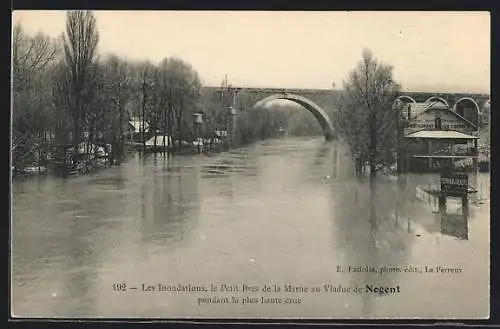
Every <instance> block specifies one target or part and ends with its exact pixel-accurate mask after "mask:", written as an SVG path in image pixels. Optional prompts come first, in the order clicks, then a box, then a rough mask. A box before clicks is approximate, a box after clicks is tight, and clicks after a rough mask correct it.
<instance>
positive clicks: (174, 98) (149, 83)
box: [12, 11, 201, 167]
mask: <svg viewBox="0 0 500 329" xmlns="http://www.w3.org/2000/svg"><path fill="white" fill-rule="evenodd" d="M98 43H99V33H98V31H97V27H96V19H95V17H94V15H93V13H92V12H91V11H69V12H67V18H66V29H65V32H64V33H63V34H62V35H61V36H60V37H57V38H50V37H48V36H46V35H44V34H43V33H38V34H36V35H35V36H32V35H28V34H27V33H26V32H25V31H24V29H23V27H22V25H21V24H17V25H16V26H15V27H14V29H13V58H12V67H13V72H12V94H13V95H12V96H13V97H12V98H13V103H12V151H13V152H12V157H13V158H12V160H13V164H14V165H15V166H17V167H23V164H25V163H32V162H33V158H34V157H38V158H40V157H42V158H45V159H47V157H48V154H47V153H50V150H51V148H50V147H49V144H53V145H57V146H61V147H66V148H70V149H71V150H72V151H73V152H77V150H79V148H81V143H82V141H83V140H87V141H88V143H87V145H90V146H92V145H103V146H107V150H108V151H110V157H111V162H112V163H113V162H119V161H120V160H121V159H122V158H123V155H124V147H125V137H124V136H125V131H126V129H127V122H128V120H129V117H130V116H131V115H137V116H141V117H143V118H144V119H145V120H144V121H145V122H148V123H149V124H150V129H149V130H150V131H151V134H162V135H164V134H166V132H169V135H171V136H175V137H176V138H175V139H174V140H170V139H166V142H167V143H172V144H173V143H177V144H180V141H181V140H182V139H189V138H190V137H191V136H190V135H192V127H191V126H192V124H191V121H192V113H193V112H195V111H197V110H198V108H199V91H200V88H201V82H200V79H199V76H198V73H197V72H196V71H195V70H194V69H193V68H192V67H191V65H190V64H189V63H186V62H184V61H183V60H181V59H179V58H168V57H167V58H164V59H163V60H162V61H160V63H158V64H153V63H151V62H149V61H135V62H133V61H127V60H125V59H122V58H120V57H118V56H116V55H108V56H104V57H101V56H99V55H98V52H97V46H98ZM141 128H143V129H142V130H143V131H145V130H146V125H145V124H143V125H142V127H141ZM169 146H172V145H169ZM85 152H87V153H88V152H92V150H85ZM39 160H40V159H39Z"/></svg>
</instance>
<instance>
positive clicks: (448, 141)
mask: <svg viewBox="0 0 500 329" xmlns="http://www.w3.org/2000/svg"><path fill="white" fill-rule="evenodd" d="M405 116H407V119H408V126H407V128H405V131H404V137H405V140H406V156H407V164H408V169H409V170H410V171H418V172H420V171H437V172H439V171H443V170H447V169H453V170H475V169H476V168H477V163H478V145H477V142H478V138H479V137H478V116H477V119H475V120H474V121H475V122H471V121H469V120H467V119H466V118H464V117H463V116H461V115H460V114H458V113H456V112H455V111H453V110H452V109H450V107H449V106H448V105H446V104H444V103H442V102H426V103H410V104H408V106H407V109H406V113H405Z"/></svg>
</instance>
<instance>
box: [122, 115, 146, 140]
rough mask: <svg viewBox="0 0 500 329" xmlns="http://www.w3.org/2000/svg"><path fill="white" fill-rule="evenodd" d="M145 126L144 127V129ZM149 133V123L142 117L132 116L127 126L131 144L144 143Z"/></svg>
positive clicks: (128, 138) (127, 134)
mask: <svg viewBox="0 0 500 329" xmlns="http://www.w3.org/2000/svg"><path fill="white" fill-rule="evenodd" d="M143 124H144V127H143ZM148 133H149V123H148V122H147V121H146V120H144V122H143V120H142V118H140V117H136V116H131V117H130V120H129V121H128V124H127V129H126V132H125V134H126V136H127V142H129V143H142V142H143V139H144V138H145V136H146V135H147V134H148Z"/></svg>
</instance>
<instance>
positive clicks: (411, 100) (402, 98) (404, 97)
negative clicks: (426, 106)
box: [396, 95, 417, 103]
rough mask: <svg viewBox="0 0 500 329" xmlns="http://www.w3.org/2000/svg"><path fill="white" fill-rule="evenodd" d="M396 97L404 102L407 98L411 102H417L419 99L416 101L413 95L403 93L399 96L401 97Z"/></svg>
mask: <svg viewBox="0 0 500 329" xmlns="http://www.w3.org/2000/svg"><path fill="white" fill-rule="evenodd" d="M396 99H397V100H399V101H403V102H404V101H405V100H406V101H409V102H411V103H416V102H417V101H416V100H414V99H413V98H412V97H410V96H406V95H401V96H399V97H398V98H396Z"/></svg>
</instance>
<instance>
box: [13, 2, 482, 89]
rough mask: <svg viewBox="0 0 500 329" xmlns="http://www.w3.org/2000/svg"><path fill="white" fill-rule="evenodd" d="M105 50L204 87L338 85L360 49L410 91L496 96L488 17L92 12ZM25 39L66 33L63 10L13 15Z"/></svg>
mask: <svg viewBox="0 0 500 329" xmlns="http://www.w3.org/2000/svg"><path fill="white" fill-rule="evenodd" d="M95 15H96V19H97V23H98V25H97V26H98V29H99V34H100V41H99V52H100V53H101V54H107V53H115V54H118V55H120V56H123V57H126V58H129V59H134V60H135V59H149V60H151V61H153V62H158V61H160V60H161V59H162V58H164V57H170V56H177V57H180V58H182V59H183V60H185V61H187V62H189V63H191V64H192V65H193V67H194V68H195V69H196V70H197V71H198V72H199V73H200V76H201V78H202V80H203V82H204V84H206V85H220V83H221V81H222V79H223V77H224V74H226V73H227V74H228V76H229V80H230V82H231V83H232V84H233V85H239V86H247V87H277V88H320V89H329V88H331V87H332V83H335V84H336V86H337V88H340V87H341V85H342V80H343V79H345V78H346V76H347V74H348V72H349V71H350V70H351V69H353V68H354V67H355V66H356V63H357V62H358V61H359V59H360V58H361V54H362V50H363V48H365V47H367V48H369V49H371V50H372V52H373V53H374V55H375V56H376V57H377V58H379V59H381V60H383V61H384V62H387V63H390V64H392V65H393V66H394V75H395V78H396V79H397V80H399V81H400V82H401V83H402V85H403V87H404V89H405V90H411V91H434V92H449V91H453V92H486V93H489V90H490V15H489V13H488V12H297V11H296V12H258V11H254V12H234V11H233V12H230V11H226V12H209V11H196V12H194V11H193V12H187V11H96V12H95ZM13 20H14V22H18V21H20V22H21V24H22V25H23V27H24V28H25V29H26V30H27V31H28V32H29V33H36V32H37V31H43V32H44V33H46V34H48V35H50V36H57V35H60V34H61V33H62V32H63V31H64V25H65V12H64V11H16V12H14V13H13Z"/></svg>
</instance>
